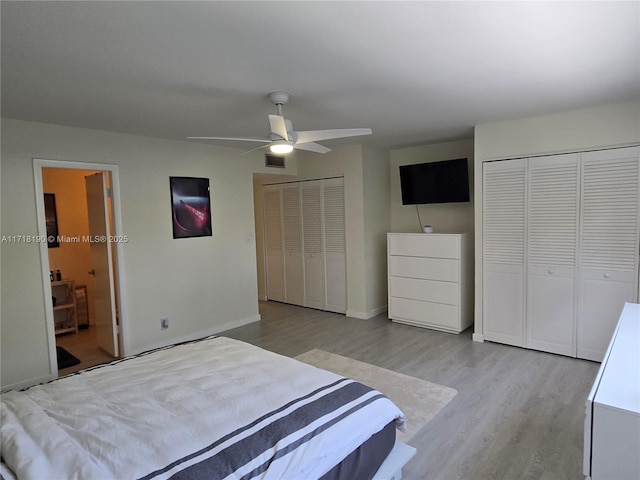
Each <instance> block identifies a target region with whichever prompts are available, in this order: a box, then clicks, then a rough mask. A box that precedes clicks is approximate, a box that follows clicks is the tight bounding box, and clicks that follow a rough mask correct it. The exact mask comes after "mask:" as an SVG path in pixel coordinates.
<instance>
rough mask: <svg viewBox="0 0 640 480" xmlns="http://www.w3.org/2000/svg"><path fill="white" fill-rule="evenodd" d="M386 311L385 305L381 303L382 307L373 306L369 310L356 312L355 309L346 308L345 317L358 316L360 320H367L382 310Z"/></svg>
mask: <svg viewBox="0 0 640 480" xmlns="http://www.w3.org/2000/svg"><path fill="white" fill-rule="evenodd" d="M386 311H387V306H386V305H383V306H382V307H378V308H374V309H373V310H370V311H369V312H358V311H356V310H347V313H346V315H347V317H351V318H359V319H360V320H369V319H370V318H373V317H376V316H378V315H380V314H381V313H383V312H386Z"/></svg>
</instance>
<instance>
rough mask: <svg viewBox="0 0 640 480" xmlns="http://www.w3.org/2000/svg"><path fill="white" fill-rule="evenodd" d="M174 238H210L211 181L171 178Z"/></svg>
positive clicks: (206, 179)
mask: <svg viewBox="0 0 640 480" xmlns="http://www.w3.org/2000/svg"><path fill="white" fill-rule="evenodd" d="M169 184H170V187H171V221H172V225H173V238H189V237H210V236H211V235H212V234H213V232H212V229H211V201H210V197H209V179H208V178H194V177H169Z"/></svg>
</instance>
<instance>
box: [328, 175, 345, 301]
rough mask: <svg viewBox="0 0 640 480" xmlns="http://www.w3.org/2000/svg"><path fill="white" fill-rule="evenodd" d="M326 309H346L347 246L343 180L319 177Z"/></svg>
mask: <svg viewBox="0 0 640 480" xmlns="http://www.w3.org/2000/svg"><path fill="white" fill-rule="evenodd" d="M322 198H323V201H322V205H323V210H324V211H323V220H324V252H325V274H326V282H325V284H326V310H329V311H332V312H338V313H345V312H346V311H347V254H346V252H347V249H346V238H345V205H344V180H343V179H342V178H332V179H326V180H323V181H322Z"/></svg>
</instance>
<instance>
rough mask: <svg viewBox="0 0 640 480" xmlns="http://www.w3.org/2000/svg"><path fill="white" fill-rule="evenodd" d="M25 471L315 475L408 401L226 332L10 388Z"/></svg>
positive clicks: (107, 475)
mask: <svg viewBox="0 0 640 480" xmlns="http://www.w3.org/2000/svg"><path fill="white" fill-rule="evenodd" d="M1 414H2V418H1V426H0V429H1V430H0V434H1V454H2V459H3V461H4V462H5V463H6V466H7V467H8V468H9V469H11V470H12V471H13V473H14V474H15V475H16V477H17V478H38V479H46V478H56V479H57V478H65V479H75V478H78V479H80V478H82V479H89V478H91V479H94V478H95V479H113V478H118V479H125V478H140V479H165V478H174V479H182V478H184V479H187V478H188V479H193V478H215V479H252V478H263V479H267V478H271V479H305V480H306V479H313V478H319V477H320V476H322V475H323V474H325V473H326V472H328V471H329V470H330V469H331V468H332V467H333V466H334V465H336V464H337V463H339V462H340V461H342V460H343V459H344V458H345V457H346V456H347V455H348V454H349V453H350V452H351V451H353V450H354V449H355V448H357V447H358V446H359V445H360V444H362V443H363V442H365V441H366V440H367V439H368V438H369V437H370V436H371V435H373V434H374V433H376V432H377V431H379V430H380V429H381V428H382V427H384V426H385V425H386V424H387V423H389V422H391V421H394V420H395V421H396V424H397V427H398V428H400V429H402V428H403V425H404V417H403V415H402V412H400V410H399V409H398V408H397V407H396V406H395V405H394V404H393V403H392V402H391V401H389V400H388V399H387V398H386V397H385V396H384V395H382V394H381V393H380V392H377V391H375V390H372V389H371V388H369V387H366V386H364V385H362V384H359V383H357V382H355V381H353V380H350V379H346V378H343V377H340V376H338V375H335V374H333V373H330V372H327V371H324V370H320V369H317V368H315V367H312V366H310V365H307V364H304V363H301V362H298V361H296V360H293V359H290V358H288V357H284V356H281V355H277V354H275V353H272V352H268V351H266V350H263V349H260V348H257V347H255V346H252V345H249V344H246V343H243V342H240V341H237V340H232V339H228V338H224V337H209V338H206V339H203V340H200V341H196V342H191V343H188V344H182V345H177V346H172V347H167V348H164V349H160V350H156V351H153V352H150V353H148V354H142V355H138V356H135V357H128V358H126V359H124V360H121V361H118V362H114V363H111V364H108V365H104V366H100V367H97V368H93V369H88V370H84V371H82V372H79V373H78V374H74V375H71V376H68V377H64V378H62V379H59V380H56V381H53V382H50V383H48V384H44V385H39V386H35V387H31V388H29V389H26V390H24V391H20V392H17V391H14V392H8V393H5V394H3V395H2V407H1Z"/></svg>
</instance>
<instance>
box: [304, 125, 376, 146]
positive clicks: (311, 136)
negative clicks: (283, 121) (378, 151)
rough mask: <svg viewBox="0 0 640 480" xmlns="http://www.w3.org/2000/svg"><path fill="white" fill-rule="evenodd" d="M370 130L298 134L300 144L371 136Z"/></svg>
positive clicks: (357, 129) (343, 129) (316, 131)
mask: <svg viewBox="0 0 640 480" xmlns="http://www.w3.org/2000/svg"><path fill="white" fill-rule="evenodd" d="M372 133H373V132H372V131H371V129H370V128H341V129H337V130H308V131H306V132H296V134H297V135H298V140H297V141H298V143H307V142H315V141H318V140H330V139H333V138H344V137H357V136H359V135H371V134H372Z"/></svg>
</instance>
